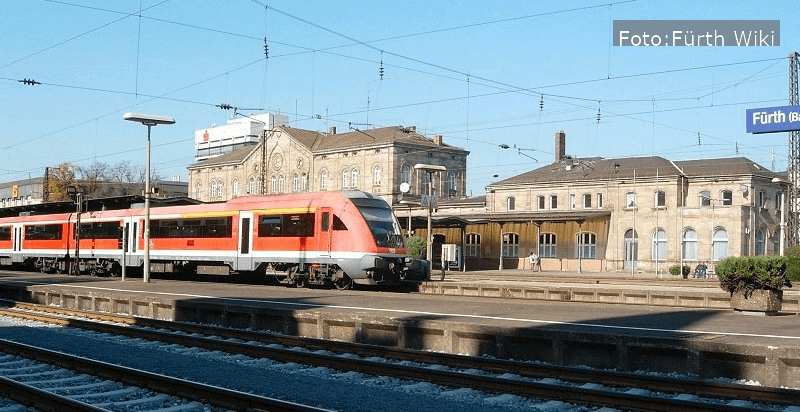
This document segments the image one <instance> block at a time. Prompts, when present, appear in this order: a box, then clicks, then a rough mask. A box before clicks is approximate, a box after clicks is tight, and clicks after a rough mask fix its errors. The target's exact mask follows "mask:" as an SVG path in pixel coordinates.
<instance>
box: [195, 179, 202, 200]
mask: <svg viewBox="0 0 800 412" xmlns="http://www.w3.org/2000/svg"><path fill="white" fill-rule="evenodd" d="M194 198H195V199H197V200H203V184H202V183H197V186H195V188H194Z"/></svg>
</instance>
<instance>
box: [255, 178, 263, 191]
mask: <svg viewBox="0 0 800 412" xmlns="http://www.w3.org/2000/svg"><path fill="white" fill-rule="evenodd" d="M264 184H265V183H264V178H263V177H261V176H259V177H258V179H256V191H255V194H257V195H263V194H264V187H265V186H264Z"/></svg>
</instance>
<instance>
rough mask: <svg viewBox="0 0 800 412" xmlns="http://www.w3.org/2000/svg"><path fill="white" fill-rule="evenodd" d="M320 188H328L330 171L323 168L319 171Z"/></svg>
mask: <svg viewBox="0 0 800 412" xmlns="http://www.w3.org/2000/svg"><path fill="white" fill-rule="evenodd" d="M319 189H320V190H328V171H327V170H323V171H321V172H319Z"/></svg>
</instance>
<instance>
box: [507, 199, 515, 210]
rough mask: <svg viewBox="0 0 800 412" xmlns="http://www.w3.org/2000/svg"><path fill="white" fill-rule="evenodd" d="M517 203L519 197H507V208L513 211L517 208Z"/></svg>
mask: <svg viewBox="0 0 800 412" xmlns="http://www.w3.org/2000/svg"><path fill="white" fill-rule="evenodd" d="M516 203H517V199H516V198H515V197H514V196H509V197H508V198H506V210H508V211H512V210H514V209H515V206H516Z"/></svg>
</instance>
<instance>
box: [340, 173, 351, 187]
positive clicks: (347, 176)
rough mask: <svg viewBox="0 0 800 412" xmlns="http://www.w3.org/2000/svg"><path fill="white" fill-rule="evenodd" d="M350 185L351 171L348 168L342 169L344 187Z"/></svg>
mask: <svg viewBox="0 0 800 412" xmlns="http://www.w3.org/2000/svg"><path fill="white" fill-rule="evenodd" d="M348 187H350V171H349V170H347V169H344V170H342V189H347V188H348Z"/></svg>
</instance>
